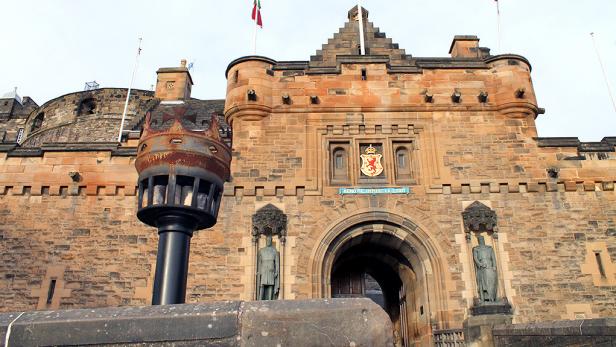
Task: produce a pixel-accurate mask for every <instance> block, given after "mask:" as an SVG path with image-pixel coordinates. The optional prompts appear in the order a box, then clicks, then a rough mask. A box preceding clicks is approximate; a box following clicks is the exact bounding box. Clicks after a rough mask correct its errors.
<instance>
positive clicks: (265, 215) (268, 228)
mask: <svg viewBox="0 0 616 347" xmlns="http://www.w3.org/2000/svg"><path fill="white" fill-rule="evenodd" d="M261 235H265V236H273V235H278V238H280V240H281V241H283V242H284V240H285V238H286V236H287V216H286V215H285V214H284V213H283V212H282V211H281V210H280V209H279V208H277V207H276V206H274V205H272V204H267V205H266V206H264V207H263V208H261V209H260V210H259V211H257V213H255V215H254V216H252V237H253V240H255V241H256V240H258V239H259V237H260V236H261Z"/></svg>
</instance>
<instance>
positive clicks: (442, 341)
mask: <svg viewBox="0 0 616 347" xmlns="http://www.w3.org/2000/svg"><path fill="white" fill-rule="evenodd" d="M434 346H435V347H466V343H465V342H464V331H463V330H462V329H446V330H434Z"/></svg>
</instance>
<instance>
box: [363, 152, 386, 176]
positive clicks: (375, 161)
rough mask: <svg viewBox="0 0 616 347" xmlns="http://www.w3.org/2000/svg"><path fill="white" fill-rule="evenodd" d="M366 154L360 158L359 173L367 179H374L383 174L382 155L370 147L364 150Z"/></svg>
mask: <svg viewBox="0 0 616 347" xmlns="http://www.w3.org/2000/svg"><path fill="white" fill-rule="evenodd" d="M365 152H366V153H365V154H362V155H361V156H360V157H361V172H362V173H363V174H364V175H366V176H369V177H376V176H378V175H380V174H381V173H382V172H383V165H382V164H381V159H382V158H383V155H382V154H378V153H377V152H376V148H374V147H373V146H372V145H370V146H368V148H366V151H365Z"/></svg>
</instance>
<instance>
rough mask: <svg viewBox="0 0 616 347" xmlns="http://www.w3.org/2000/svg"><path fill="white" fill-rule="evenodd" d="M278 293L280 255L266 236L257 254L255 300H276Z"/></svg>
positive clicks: (270, 237)
mask: <svg viewBox="0 0 616 347" xmlns="http://www.w3.org/2000/svg"><path fill="white" fill-rule="evenodd" d="M279 291H280V253H278V251H277V250H276V248H274V246H272V235H268V236H267V238H266V241H265V247H263V248H261V249H260V250H259V253H258V254H257V300H276V299H278V292H279Z"/></svg>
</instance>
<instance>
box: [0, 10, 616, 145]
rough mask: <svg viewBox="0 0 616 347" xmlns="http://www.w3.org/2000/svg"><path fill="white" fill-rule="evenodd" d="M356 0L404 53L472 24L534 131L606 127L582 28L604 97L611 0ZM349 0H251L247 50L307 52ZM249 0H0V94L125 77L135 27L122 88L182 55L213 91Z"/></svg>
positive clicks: (204, 89) (44, 93)
mask: <svg viewBox="0 0 616 347" xmlns="http://www.w3.org/2000/svg"><path fill="white" fill-rule="evenodd" d="M499 3H500V13H501V20H500V49H499V39H498V37H499V35H498V30H497V29H498V25H497V23H498V21H497V16H496V5H495V4H496V2H495V1H493V0H363V1H362V5H363V6H364V7H365V8H366V9H368V11H370V15H369V20H370V21H371V22H373V23H374V24H375V25H376V26H377V27H379V28H380V29H381V31H384V32H385V33H387V37H390V38H392V39H393V41H394V42H396V43H398V44H399V45H400V47H401V48H404V49H405V50H406V53H407V54H412V55H413V56H416V57H445V56H448V50H449V46H450V44H451V40H452V38H453V36H454V35H477V36H479V38H480V39H481V42H480V45H481V46H485V47H490V48H491V49H492V54H500V53H515V54H520V55H523V56H525V57H526V58H527V59H528V60H529V61H530V62H531V64H532V67H533V72H532V78H533V82H534V86H535V91H536V94H537V98H538V102H539V106H540V107H543V108H545V109H546V114H545V115H540V116H539V118H538V119H537V127H538V131H539V136H545V137H552V136H577V137H580V139H582V140H584V141H599V140H600V139H601V138H603V137H604V136H616V109H615V108H616V106H613V105H612V101H611V99H610V94H609V93H608V89H607V87H606V83H605V80H604V78H603V75H602V70H601V67H600V64H599V60H598V56H597V53H596V51H595V49H594V48H593V41H592V39H591V36H590V33H591V32H594V33H595V41H596V45H597V47H598V50H599V52H600V56H601V58H602V60H603V65H604V67H605V72H606V76H607V79H608V81H609V83H610V84H611V86H612V95H613V96H612V97H613V98H616V1H614V0H585V1H570V0H499ZM356 4H357V2H356V1H355V0H329V1H323V0H312V1H298V0H261V5H262V14H263V22H264V25H263V29H259V30H258V36H257V54H258V55H264V56H267V57H270V58H273V59H275V60H308V59H309V58H310V55H313V54H315V51H316V50H317V49H319V48H320V47H321V45H322V44H323V43H326V42H327V39H328V38H331V37H332V36H333V33H335V32H337V31H338V29H339V28H340V27H341V26H342V25H343V24H344V22H345V21H346V20H347V11H348V10H349V9H350V8H351V7H353V6H354V5H356ZM251 10H252V0H226V1H221V0H219V1H213V0H193V1H189V0H174V1H169V0H167V1H161V0H130V1H129V0H105V1H82V0H38V1H37V0H19V1H8V0H0V13H2V14H3V16H2V19H1V20H0V35H1V36H0V37H1V41H0V42H2V43H1V44H0V94H3V93H5V92H9V91H12V90H13V88H14V87H15V86H16V87H18V91H17V92H18V94H19V95H21V96H30V97H32V98H34V100H35V101H36V102H38V103H39V105H40V104H43V103H44V102H46V101H48V100H50V99H53V98H55V97H58V96H60V95H63V94H66V93H70V92H75V91H79V90H83V88H84V84H85V82H87V81H92V80H96V81H97V82H98V83H100V86H101V87H128V85H129V81H130V78H131V73H132V70H133V66H134V62H135V53H136V50H137V44H138V38H139V37H142V38H143V42H142V49H143V51H142V54H141V56H140V59H139V66H138V69H137V74H136V78H135V83H134V88H140V89H151V88H152V85H154V84H155V82H156V70H157V69H158V68H159V67H173V66H179V61H180V60H181V59H183V58H185V59H187V60H188V61H189V62H193V63H194V65H193V66H194V68H193V70H192V71H191V74H192V77H193V80H194V82H195V86H194V87H193V92H192V96H193V97H196V98H199V99H218V98H224V95H225V89H226V79H225V76H224V72H225V69H226V67H227V65H228V64H229V62H231V61H232V60H233V59H235V58H238V57H241V56H245V55H251V54H253V53H254V52H253V49H254V48H253V36H254V22H252V21H251V19H250V12H251Z"/></svg>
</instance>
